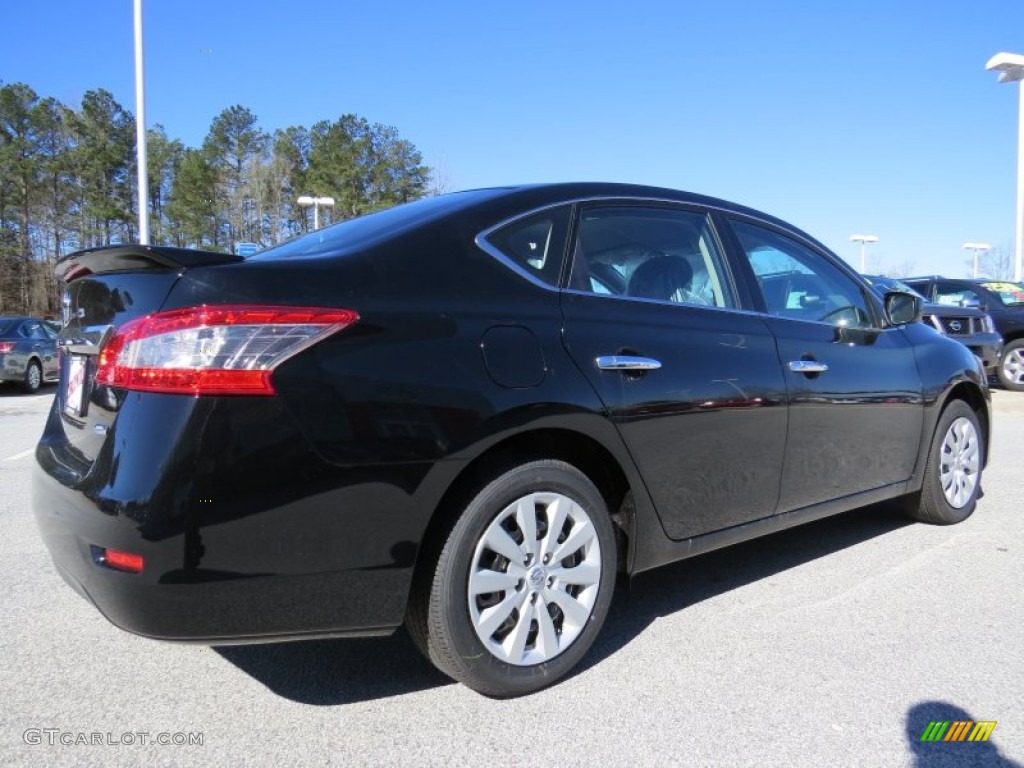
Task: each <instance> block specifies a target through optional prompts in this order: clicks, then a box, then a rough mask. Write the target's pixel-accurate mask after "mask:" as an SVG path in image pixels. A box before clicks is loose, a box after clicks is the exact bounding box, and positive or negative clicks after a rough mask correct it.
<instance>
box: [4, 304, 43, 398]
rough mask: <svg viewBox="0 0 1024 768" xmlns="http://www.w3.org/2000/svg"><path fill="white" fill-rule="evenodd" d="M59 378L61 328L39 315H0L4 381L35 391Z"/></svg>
mask: <svg viewBox="0 0 1024 768" xmlns="http://www.w3.org/2000/svg"><path fill="white" fill-rule="evenodd" d="M56 380H57V331H56V330H55V329H54V327H53V326H52V325H50V324H49V323H47V322H46V321H45V320H40V319H39V318H35V317H23V316H15V317H0V382H3V381H15V382H17V383H18V384H20V385H21V388H22V390H24V391H25V392H35V391H36V390H37V389H39V387H41V386H42V385H43V383H44V382H47V381H51V382H52V381H56Z"/></svg>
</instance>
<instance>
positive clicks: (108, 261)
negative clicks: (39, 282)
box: [53, 243, 245, 283]
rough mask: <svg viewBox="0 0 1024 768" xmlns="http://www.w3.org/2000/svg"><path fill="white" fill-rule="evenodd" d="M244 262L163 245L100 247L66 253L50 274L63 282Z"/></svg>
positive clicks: (237, 258) (239, 257) (191, 249)
mask: <svg viewBox="0 0 1024 768" xmlns="http://www.w3.org/2000/svg"><path fill="white" fill-rule="evenodd" d="M240 261H245V258H244V257H242V256H236V255H235V254H233V253H217V252H215V251H201V250H198V249H194V248H175V247H172V246H166V245H142V244H139V243H129V244H125V245H102V246H99V247H98V248H86V249H85V250H81V251H75V252H74V253H69V254H68V255H67V256H62V257H61V258H59V259H57V262H56V263H55V264H54V267H53V273H54V275H55V276H56V277H57V278H58V279H59V280H63V281H64V282H68V283H69V282H71V281H72V280H75V279H77V278H79V277H85V276H86V275H100V274H105V273H108V272H126V271H130V270H139V269H188V268H190V267H200V266H213V265H215V264H234V263H237V262H240Z"/></svg>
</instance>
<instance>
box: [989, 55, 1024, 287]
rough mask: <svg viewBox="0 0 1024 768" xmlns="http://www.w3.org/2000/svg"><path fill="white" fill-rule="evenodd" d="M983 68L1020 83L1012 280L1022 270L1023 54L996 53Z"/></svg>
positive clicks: (1023, 172) (1023, 174)
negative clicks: (1015, 225) (1015, 226)
mask: <svg viewBox="0 0 1024 768" xmlns="http://www.w3.org/2000/svg"><path fill="white" fill-rule="evenodd" d="M985 69H987V70H989V71H990V72H998V73H999V82H1000V83H1020V107H1019V109H1020V114H1019V116H1018V118H1017V234H1016V237H1015V239H1014V240H1015V243H1016V245H1015V251H1016V253H1015V254H1014V258H1013V279H1014V282H1018V283H1019V282H1020V281H1021V275H1022V272H1024V56H1022V55H1021V54H1019V53H997V54H996V55H995V56H993V57H992V58H991V59H989V60H988V64H986V65H985Z"/></svg>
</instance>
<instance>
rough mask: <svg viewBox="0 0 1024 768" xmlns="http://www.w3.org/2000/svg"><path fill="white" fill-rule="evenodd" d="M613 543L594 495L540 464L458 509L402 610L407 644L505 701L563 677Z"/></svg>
mask: <svg viewBox="0 0 1024 768" xmlns="http://www.w3.org/2000/svg"><path fill="white" fill-rule="evenodd" d="M615 567H616V552H615V533H614V529H613V528H612V524H611V520H610V518H609V515H608V509H607V506H606V504H605V502H604V499H603V498H602V497H601V494H600V493H599V492H598V490H597V488H596V487H594V484H593V483H592V482H591V481H590V480H589V479H588V478H587V477H586V476H585V475H583V474H582V473H581V472H580V471H579V470H577V469H576V468H575V467H573V466H571V465H569V464H566V463H564V462H561V461H553V460H544V461H535V462H531V463H529V464H524V465H522V466H519V467H516V468H515V469H512V470H510V471H507V472H505V473H503V474H501V475H500V476H498V477H496V478H495V479H494V480H493V481H492V482H490V483H489V484H488V485H487V486H486V487H484V488H483V490H481V491H480V492H479V493H478V494H477V495H476V496H475V498H473V500H472V501H471V502H470V503H469V505H468V506H467V507H466V508H465V510H464V511H463V513H462V515H461V516H460V517H459V519H458V521H457V522H456V524H455V527H454V528H453V529H452V531H451V533H450V534H449V535H448V537H447V540H446V541H445V542H444V546H443V548H442V549H441V553H440V556H439V558H438V560H437V564H436V567H435V568H434V569H433V570H432V572H430V573H424V574H423V576H424V577H425V578H426V579H429V582H427V583H424V584H422V585H420V587H421V588H420V589H419V590H417V591H416V593H414V595H413V596H412V599H411V601H410V606H409V615H408V617H407V621H408V623H409V629H410V634H412V636H413V638H414V639H415V640H416V641H417V644H419V645H420V647H421V649H422V650H423V651H424V652H425V653H426V654H427V656H428V657H429V658H430V660H431V661H432V662H433V663H434V665H435V666H437V667H438V669H440V670H441V671H442V672H444V673H445V674H447V675H449V676H450V677H453V678H454V679H456V680H458V681H459V682H462V683H464V684H465V685H467V686H469V687H470V688H472V689H474V690H476V691H478V692H480V693H483V694H485V695H488V696H495V697H501V698H505V697H511V696H519V695H522V694H526V693H532V692H534V691H537V690H540V689H541V688H545V687H547V686H549V685H551V684H553V683H555V682H556V681H558V680H559V679H560V678H562V677H563V676H565V675H566V674H567V673H568V672H569V671H570V670H571V669H572V668H573V667H574V666H575V665H576V664H577V662H579V660H580V659H581V658H582V657H583V655H584V654H585V653H586V652H587V650H588V649H589V648H590V645H591V644H592V643H593V641H594V638H595V637H596V636H597V633H598V630H599V629H600V628H601V625H602V624H603V623H604V619H605V616H606V615H607V613H608V606H609V604H610V602H611V597H612V591H613V588H614V583H615Z"/></svg>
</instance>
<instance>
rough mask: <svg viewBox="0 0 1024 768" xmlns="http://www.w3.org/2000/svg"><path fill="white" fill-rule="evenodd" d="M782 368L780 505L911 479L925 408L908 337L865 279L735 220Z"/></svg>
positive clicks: (788, 506) (802, 504)
mask: <svg viewBox="0 0 1024 768" xmlns="http://www.w3.org/2000/svg"><path fill="white" fill-rule="evenodd" d="M731 223H732V226H733V230H734V232H735V233H736V235H737V237H738V240H739V242H740V243H741V245H742V247H743V251H744V253H745V254H746V256H747V258H748V259H749V261H750V265H751V267H752V269H753V272H754V275H755V277H756V281H757V283H758V284H759V286H760V290H761V293H762V295H763V298H764V302H765V305H766V309H767V323H768V326H769V328H770V329H771V330H772V332H773V333H774V334H775V337H776V339H777V342H778V347H779V357H780V358H781V361H782V367H783V371H784V373H785V376H786V389H787V392H788V400H789V438H788V441H787V445H786V458H785V469H784V471H783V474H782V491H781V497H780V499H779V511H780V512H782V511H788V510H792V509H798V508H801V507H806V506H810V505H812V504H816V503H818V502H822V501H828V500H830V499H836V498H842V497H844V496H849V495H851V494H854V493H859V492H861V491H868V490H872V489H875V488H881V487H884V486H887V485H892V484H894V483H901V482H905V481H906V480H907V479H909V478H910V476H911V474H912V473H913V471H914V465H915V463H916V461H917V455H918V448H919V446H920V444H921V430H922V429H923V420H924V406H923V400H922V392H921V380H920V375H919V374H918V371H917V364H916V362H915V358H914V352H913V349H912V348H911V345H910V344H909V342H908V341H907V340H906V337H905V336H904V334H903V332H902V330H901V329H899V328H891V327H890V328H883V327H881V323H880V322H879V321H878V319H877V318H876V316H875V312H874V311H873V310H872V308H871V305H870V303H869V302H868V300H867V298H866V296H865V293H864V291H863V289H862V288H861V286H860V285H859V284H858V283H857V282H856V281H855V280H854V279H852V278H851V277H850V276H849V275H847V274H846V273H845V272H844V271H843V270H842V269H841V268H839V266H838V265H836V264H834V263H833V262H832V260H831V259H830V258H829V257H828V256H826V255H825V254H824V253H822V252H819V251H817V250H814V249H812V248H811V247H809V246H808V245H804V244H802V243H799V242H797V241H795V240H793V239H792V238H790V237H787V236H785V235H783V234H781V233H779V232H777V231H775V230H774V229H771V228H769V227H766V226H761V225H759V224H755V223H753V222H750V221H740V220H734V221H732V222H731Z"/></svg>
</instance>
